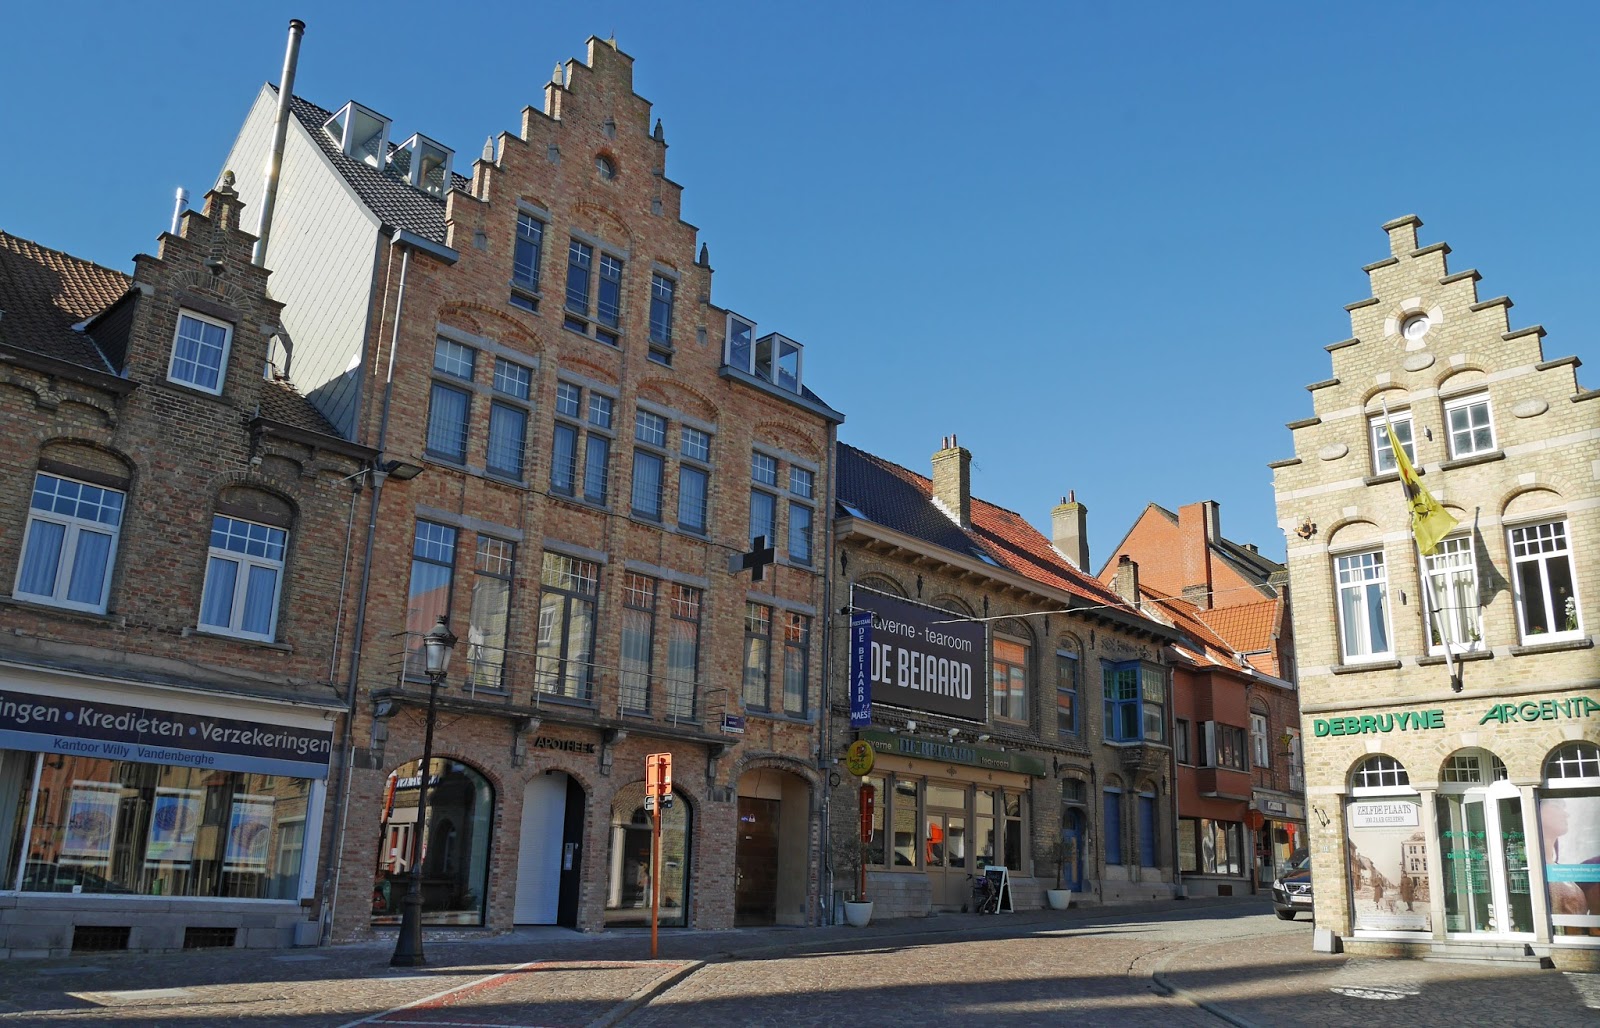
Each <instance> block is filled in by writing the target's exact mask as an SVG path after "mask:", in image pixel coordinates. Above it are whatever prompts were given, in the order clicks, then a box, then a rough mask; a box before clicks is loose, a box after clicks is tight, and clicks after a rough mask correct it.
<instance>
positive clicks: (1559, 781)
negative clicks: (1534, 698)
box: [1539, 742, 1600, 938]
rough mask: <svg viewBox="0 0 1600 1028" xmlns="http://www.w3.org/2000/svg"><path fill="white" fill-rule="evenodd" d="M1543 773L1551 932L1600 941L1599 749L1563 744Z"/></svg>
mask: <svg viewBox="0 0 1600 1028" xmlns="http://www.w3.org/2000/svg"><path fill="white" fill-rule="evenodd" d="M1544 773H1545V781H1544V789H1543V791H1542V793H1541V795H1540V797H1539V838H1540V840H1541V844H1542V847H1543V863H1544V879H1545V889H1546V891H1547V893H1548V895H1549V909H1550V923H1551V930H1552V932H1553V933H1554V934H1555V935H1556V936H1557V937H1558V938H1560V937H1572V936H1577V937H1585V938H1588V937H1593V936H1595V935H1600V745H1596V744H1595V743H1592V742H1569V743H1564V744H1562V745H1561V746H1558V747H1557V748H1556V749H1555V750H1554V751H1553V752H1552V753H1551V754H1550V756H1549V757H1548V758H1546V760H1545V765H1544Z"/></svg>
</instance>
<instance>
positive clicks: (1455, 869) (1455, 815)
mask: <svg viewBox="0 0 1600 1028" xmlns="http://www.w3.org/2000/svg"><path fill="white" fill-rule="evenodd" d="M1438 808H1439V814H1438V817H1439V846H1440V850H1441V851H1442V853H1443V856H1444V875H1443V877H1444V915H1445V930H1446V931H1447V932H1451V933H1471V934H1480V933H1481V934H1495V935H1506V934H1530V933H1532V931H1533V901H1532V897H1531V896H1530V894H1529V884H1528V846H1527V836H1526V834H1525V832H1524V830H1523V823H1522V799H1521V796H1520V795H1518V794H1517V791H1516V787H1515V786H1512V785H1509V784H1508V783H1505V782H1497V783H1496V784H1495V785H1494V786H1493V787H1492V788H1488V789H1473V790H1470V791H1468V792H1466V793H1463V794H1448V793H1441V794H1440V795H1439V797H1438Z"/></svg>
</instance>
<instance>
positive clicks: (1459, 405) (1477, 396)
mask: <svg viewBox="0 0 1600 1028" xmlns="http://www.w3.org/2000/svg"><path fill="white" fill-rule="evenodd" d="M1444 422H1445V429H1446V431H1447V432H1449V434H1450V456H1451V457H1452V458H1454V457H1472V456H1476V455H1477V454H1480V453H1493V452H1494V448H1495V441H1494V415H1493V412H1492V411H1491V410H1490V408H1489V394H1488V393H1474V394H1472V395H1471V396H1458V397H1456V398H1455V399H1453V400H1446V401H1445V404H1444Z"/></svg>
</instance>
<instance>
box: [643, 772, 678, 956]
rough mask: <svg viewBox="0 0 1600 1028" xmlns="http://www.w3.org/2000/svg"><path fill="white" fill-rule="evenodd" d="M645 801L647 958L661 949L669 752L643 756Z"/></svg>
mask: <svg viewBox="0 0 1600 1028" xmlns="http://www.w3.org/2000/svg"><path fill="white" fill-rule="evenodd" d="M644 793H645V797H644V801H645V808H646V809H647V810H649V811H650V959H651V960H654V959H656V954H657V953H658V952H659V951H660V947H659V944H658V939H657V934H658V932H659V928H660V924H661V808H662V807H665V806H670V805H671V803H672V754H670V753H651V754H649V755H647V756H646V757H645V758H644Z"/></svg>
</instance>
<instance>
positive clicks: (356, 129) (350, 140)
mask: <svg viewBox="0 0 1600 1028" xmlns="http://www.w3.org/2000/svg"><path fill="white" fill-rule="evenodd" d="M322 130H323V131H324V132H326V133H327V134H328V135H329V136H330V137H332V139H333V141H334V142H335V143H337V144H338V146H339V149H340V150H341V151H342V152H343V153H344V154H345V155H346V156H349V157H354V158H355V159H356V160H358V161H360V162H362V163H363V164H366V165H368V166H370V167H373V168H377V169H379V170H382V168H383V164H384V158H385V154H386V153H387V151H388V149H389V119H388V118H385V117H384V116H383V115H381V114H379V113H378V112H377V111H374V110H372V109H371V108H368V107H363V106H361V105H360V104H358V103H356V102H355V101H354V100H351V101H350V102H349V103H347V104H345V105H344V106H343V107H341V108H339V113H338V114H335V115H334V116H333V117H331V118H329V119H328V120H327V121H326V122H324V123H323V125H322Z"/></svg>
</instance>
